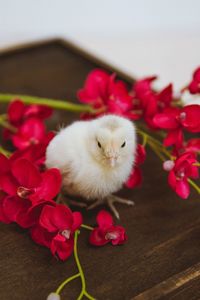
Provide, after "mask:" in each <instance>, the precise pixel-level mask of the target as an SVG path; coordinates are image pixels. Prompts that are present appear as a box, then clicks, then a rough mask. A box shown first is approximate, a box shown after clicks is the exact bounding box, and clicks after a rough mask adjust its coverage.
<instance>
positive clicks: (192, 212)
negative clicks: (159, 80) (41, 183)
mask: <svg viewBox="0 0 200 300" xmlns="http://www.w3.org/2000/svg"><path fill="white" fill-rule="evenodd" d="M133 59H134V58H133ZM95 67H103V68H105V69H106V70H109V71H115V72H117V73H118V75H119V77H121V78H123V79H124V80H126V81H127V82H128V83H131V82H132V81H133V79H132V78H130V77H128V76H126V75H125V74H123V73H122V72H119V71H118V70H114V68H112V67H110V66H108V65H107V64H105V63H103V62H101V61H100V60H97V59H95V58H94V57H92V56H90V55H88V54H87V53H85V52H83V51H82V50H80V49H78V48H76V47H74V46H73V45H71V44H70V43H68V42H65V41H62V40H51V41H46V42H40V43H35V44H31V45H30V44H29V45H25V46H22V47H19V48H15V49H10V50H7V51H3V52H1V53H0V91H1V92H9V93H21V94H32V95H38V96H45V97H52V98H60V99H68V100H69V99H71V100H73V101H76V91H77V90H78V89H79V88H80V87H82V85H83V82H84V79H85V78H86V75H87V74H88V72H89V71H90V70H92V69H93V68H95ZM4 108H5V107H4V106H3V105H2V106H1V107H0V110H1V111H3V110H4ZM77 118H78V115H76V114H73V113H67V112H62V113H61V112H56V113H55V115H54V117H53V118H52V120H51V123H50V124H49V126H50V127H51V128H56V126H57V125H58V124H59V123H63V122H64V123H65V124H67V123H70V122H71V121H72V120H75V119H77ZM143 172H144V184H143V186H142V188H141V189H135V190H133V191H129V190H123V191H122V192H121V194H122V195H123V196H126V197H128V198H130V199H133V200H134V201H135V203H136V205H135V207H134V208H131V209H130V208H128V207H125V206H123V207H121V206H120V205H119V207H118V208H119V209H120V213H121V224H123V225H124V226H125V227H126V229H127V232H128V236H129V241H128V242H127V244H126V245H124V246H122V247H112V246H109V245H108V246H106V247H104V248H93V247H91V246H89V245H88V243H87V238H88V232H87V231H85V230H82V232H81V236H80V238H79V253H80V259H81V262H82V265H83V268H84V271H85V275H86V278H87V285H88V291H89V292H90V293H91V294H92V295H94V296H95V297H96V298H97V299H99V300H100V299H101V300H109V299H110V300H121V299H127V300H130V299H135V300H137V299H138V300H139V299H142V300H144V299H152V300H155V299H177V300H180V299H200V289H199V285H200V220H199V216H200V201H199V200H200V199H199V197H198V196H197V195H196V194H195V193H192V195H191V197H190V199H189V200H187V201H183V200H180V199H179V198H178V197H177V196H176V195H175V194H174V193H173V192H172V191H171V190H170V189H169V187H168V185H167V174H165V173H164V172H163V171H162V167H161V164H160V162H159V160H158V158H157V157H155V156H154V154H153V153H149V154H148V157H147V160H146V162H145V165H144V168H143ZM97 211H98V209H96V210H95V211H94V212H90V213H88V212H86V211H83V215H84V218H85V223H88V224H91V225H93V224H94V222H95V219H94V215H95V214H96V213H97ZM91 258H92V259H91ZM75 272H76V267H75V263H74V260H73V257H71V258H70V259H69V260H68V261H66V262H65V263H63V262H59V261H57V260H55V259H54V258H52V256H51V254H50V253H49V250H48V249H45V248H43V247H40V246H38V245H36V244H34V243H33V242H32V240H31V239H30V238H29V236H28V234H27V232H26V231H24V230H21V229H20V228H19V227H18V226H16V225H15V224H12V225H5V224H0V299H1V300H27V299H35V300H44V299H46V296H47V295H48V294H49V293H50V292H51V291H53V290H54V289H55V288H56V287H57V285H58V284H59V283H60V282H61V281H62V280H63V279H64V278H66V277H67V276H70V275H72V274H75ZM79 291H80V282H79V280H76V281H74V282H72V283H71V284H70V285H69V286H68V287H67V288H66V289H65V290H64V292H63V294H62V299H76V297H77V296H78V294H79Z"/></svg>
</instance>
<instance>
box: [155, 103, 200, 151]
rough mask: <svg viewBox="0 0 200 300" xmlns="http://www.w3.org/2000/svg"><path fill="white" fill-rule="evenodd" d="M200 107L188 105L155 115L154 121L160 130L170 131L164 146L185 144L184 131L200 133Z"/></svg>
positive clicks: (168, 109)
mask: <svg viewBox="0 0 200 300" xmlns="http://www.w3.org/2000/svg"><path fill="white" fill-rule="evenodd" d="M199 116H200V105H188V106H185V107H183V108H182V109H179V108H167V109H166V110H165V111H164V112H163V113H160V114H157V115H155V117H154V119H153V121H154V123H155V125H156V126H158V127H159V128H162V129H165V130H168V134H167V136H166V138H165V139H164V145H165V146H170V145H176V146H178V147H181V145H182V144H183V133H182V129H185V130H187V131H189V132H199V131H200V118H199Z"/></svg>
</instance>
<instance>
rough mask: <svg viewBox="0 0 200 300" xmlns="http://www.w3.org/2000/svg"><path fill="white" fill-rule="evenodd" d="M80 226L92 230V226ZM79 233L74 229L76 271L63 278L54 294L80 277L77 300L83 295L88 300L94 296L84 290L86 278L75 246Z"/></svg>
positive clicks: (92, 299)
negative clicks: (79, 291) (79, 290)
mask: <svg viewBox="0 0 200 300" xmlns="http://www.w3.org/2000/svg"><path fill="white" fill-rule="evenodd" d="M81 227H83V228H85V229H88V230H93V228H92V227H90V226H88V225H85V224H82V225H81ZM79 234H80V231H79V230H77V231H75V236H74V258H75V261H76V265H77V268H78V271H79V272H78V273H77V274H75V275H73V276H71V277H69V278H67V279H66V280H64V281H63V282H62V283H61V284H60V285H59V287H58V288H57V290H56V292H55V294H57V295H59V294H60V293H61V291H62V290H63V288H64V287H65V286H66V285H67V284H68V283H70V282H71V281H73V280H75V279H76V278H79V277H80V278H81V283H82V289H81V293H80V295H79V297H78V299H77V300H81V299H82V298H83V297H84V296H85V297H87V298H88V299H89V300H95V298H93V297H92V296H91V295H90V294H89V293H88V292H87V290H86V280H85V275H84V272H83V268H82V266H81V263H80V260H79V257H78V249H77V248H78V247H77V244H78V235H79Z"/></svg>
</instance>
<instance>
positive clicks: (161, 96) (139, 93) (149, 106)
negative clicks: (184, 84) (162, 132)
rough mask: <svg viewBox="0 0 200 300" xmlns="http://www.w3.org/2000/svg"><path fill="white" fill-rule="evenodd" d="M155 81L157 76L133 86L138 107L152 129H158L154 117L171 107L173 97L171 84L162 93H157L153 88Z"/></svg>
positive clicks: (137, 82)
mask: <svg viewBox="0 0 200 300" xmlns="http://www.w3.org/2000/svg"><path fill="white" fill-rule="evenodd" d="M155 79H156V77H155V76H152V77H148V78H145V79H142V80H139V81H136V83H134V86H133V94H134V101H135V103H136V107H137V109H139V110H141V111H142V116H143V118H144V120H145V122H146V123H147V125H148V126H149V127H150V128H152V129H156V128H157V126H156V125H155V124H154V122H153V117H154V116H155V114H157V113H158V112H162V111H163V109H165V108H166V107H169V106H170V104H171V101H172V96H173V91H172V84H169V85H168V86H167V87H165V88H164V89H163V90H162V91H161V92H159V93H156V92H155V91H154V90H153V89H152V87H151V84H152V82H153V81H154V80H155Z"/></svg>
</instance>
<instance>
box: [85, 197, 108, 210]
mask: <svg viewBox="0 0 200 300" xmlns="http://www.w3.org/2000/svg"><path fill="white" fill-rule="evenodd" d="M103 203H104V199H97V200H96V201H95V202H94V203H92V204H91V205H89V206H88V207H87V209H88V210H90V209H93V208H95V207H97V206H99V205H101V204H103Z"/></svg>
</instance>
